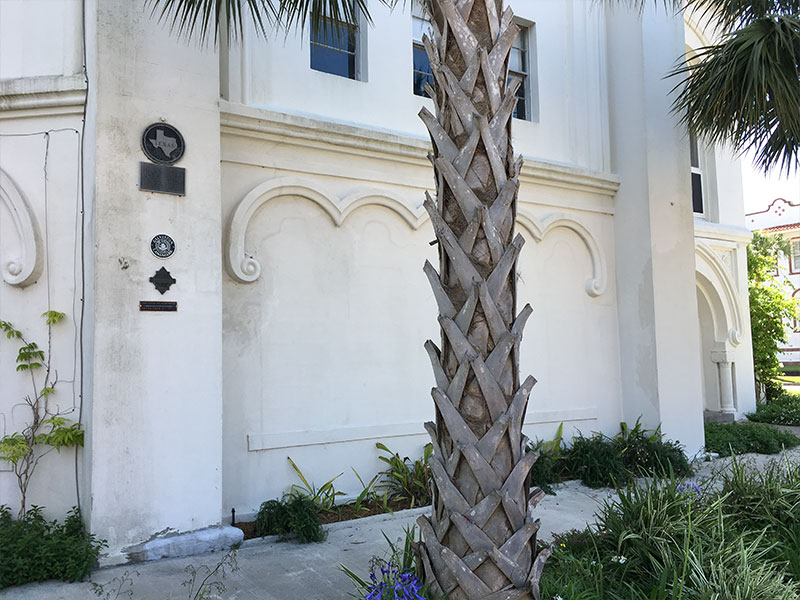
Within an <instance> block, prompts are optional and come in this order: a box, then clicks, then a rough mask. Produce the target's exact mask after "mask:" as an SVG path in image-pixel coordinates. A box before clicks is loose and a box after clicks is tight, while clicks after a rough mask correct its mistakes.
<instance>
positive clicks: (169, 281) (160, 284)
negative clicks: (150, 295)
mask: <svg viewBox="0 0 800 600" xmlns="http://www.w3.org/2000/svg"><path fill="white" fill-rule="evenodd" d="M150 283H152V284H153V285H154V286H155V287H156V289H157V290H158V291H159V292H161V294H162V295H163V294H165V293H166V291H167V290H168V289H169V288H171V287H172V285H173V284H174V283H177V282H176V281H175V278H174V277H173V276H172V275H170V274H169V271H167V270H166V269H165V268H164V267H161V268H160V269H159V270H158V271H156V274H155V275H153V276H152V277H151V278H150Z"/></svg>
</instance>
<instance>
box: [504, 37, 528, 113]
mask: <svg viewBox="0 0 800 600" xmlns="http://www.w3.org/2000/svg"><path fill="white" fill-rule="evenodd" d="M517 25H518V26H519V35H518V36H517V39H516V40H514V45H513V46H512V47H511V57H510V58H509V61H508V75H509V77H508V79H509V81H511V79H512V78H516V79H519V80H520V81H521V82H522V83H521V85H520V86H519V89H518V90H517V107H516V108H515V109H514V117H515V118H517V119H525V120H530V119H531V106H530V104H531V89H530V60H529V54H530V52H529V50H528V47H529V41H530V27H525V26H524V25H520V24H519V23H518V24H517Z"/></svg>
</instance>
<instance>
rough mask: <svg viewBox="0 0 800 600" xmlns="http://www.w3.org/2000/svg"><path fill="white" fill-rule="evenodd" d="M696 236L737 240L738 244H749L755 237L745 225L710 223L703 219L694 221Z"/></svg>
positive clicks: (730, 240) (727, 240) (709, 238)
mask: <svg viewBox="0 0 800 600" xmlns="http://www.w3.org/2000/svg"><path fill="white" fill-rule="evenodd" d="M694 237H695V238H701V239H708V240H722V241H726V242H735V243H737V244H747V243H749V242H750V240H751V239H753V232H752V231H750V230H749V229H746V228H744V227H736V226H734V225H721V224H720V223H709V222H708V221H704V220H702V219H695V221H694Z"/></svg>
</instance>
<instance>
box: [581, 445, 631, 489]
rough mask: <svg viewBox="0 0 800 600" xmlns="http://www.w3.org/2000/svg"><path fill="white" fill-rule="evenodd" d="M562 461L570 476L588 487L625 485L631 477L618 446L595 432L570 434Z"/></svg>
mask: <svg viewBox="0 0 800 600" xmlns="http://www.w3.org/2000/svg"><path fill="white" fill-rule="evenodd" d="M565 463H566V466H567V470H568V471H569V473H570V474H571V475H572V476H574V477H577V478H579V479H580V480H581V481H582V482H583V483H584V485H588V486H589V487H592V488H599V487H610V486H618V485H626V484H627V483H628V482H629V481H630V480H631V472H630V471H629V470H628V467H627V466H626V465H625V461H624V460H623V458H622V453H621V451H620V448H619V446H618V445H617V444H615V443H614V442H613V441H612V440H610V439H609V438H607V437H606V436H604V435H601V434H598V433H596V434H594V435H593V436H592V437H588V438H587V437H584V436H583V435H581V434H579V435H577V436H576V437H574V438H573V439H572V447H571V448H570V449H569V450H568V451H567V454H566V457H565Z"/></svg>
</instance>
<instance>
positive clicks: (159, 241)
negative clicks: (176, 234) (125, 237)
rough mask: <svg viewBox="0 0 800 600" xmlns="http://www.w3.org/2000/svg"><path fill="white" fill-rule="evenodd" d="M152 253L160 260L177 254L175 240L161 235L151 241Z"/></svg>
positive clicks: (164, 234) (163, 234)
mask: <svg viewBox="0 0 800 600" xmlns="http://www.w3.org/2000/svg"><path fill="white" fill-rule="evenodd" d="M150 251H151V252H152V253H153V255H154V256H157V257H158V258H169V257H170V256H172V255H173V254H175V240H173V239H172V238H171V237H169V236H168V235H167V234H166V233H159V234H158V235H157V236H155V237H154V238H153V239H152V240H150Z"/></svg>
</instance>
